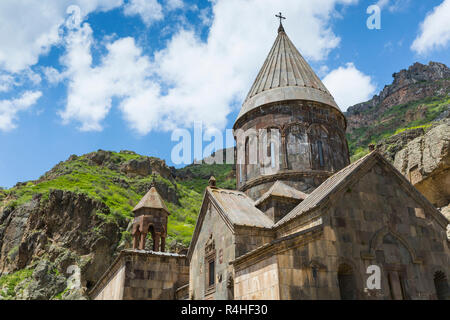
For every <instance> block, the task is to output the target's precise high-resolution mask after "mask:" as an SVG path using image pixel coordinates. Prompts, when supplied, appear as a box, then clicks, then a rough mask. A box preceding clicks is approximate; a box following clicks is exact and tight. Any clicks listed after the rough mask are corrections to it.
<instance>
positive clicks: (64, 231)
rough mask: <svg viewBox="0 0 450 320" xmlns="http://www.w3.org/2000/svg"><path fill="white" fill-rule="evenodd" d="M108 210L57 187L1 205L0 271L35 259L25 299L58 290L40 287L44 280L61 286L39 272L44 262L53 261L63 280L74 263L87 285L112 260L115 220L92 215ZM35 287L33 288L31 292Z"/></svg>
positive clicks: (44, 296) (29, 264)
mask: <svg viewBox="0 0 450 320" xmlns="http://www.w3.org/2000/svg"><path fill="white" fill-rule="evenodd" d="M108 210H109V209H108V208H107V207H106V206H105V205H104V204H102V203H100V202H97V201H95V200H92V199H90V198H88V197H86V196H85V195H83V194H75V193H72V192H67V191H61V190H53V191H51V192H50V193H49V197H48V200H44V199H41V197H40V196H35V197H34V198H33V200H32V201H30V202H27V203H25V204H24V205H22V206H19V207H18V208H16V209H14V210H12V211H11V209H6V211H7V212H8V214H5V210H4V212H3V215H2V217H5V216H6V218H4V219H3V220H4V221H3V223H2V224H1V227H0V273H1V274H5V273H10V272H14V271H17V270H20V269H23V268H25V267H33V266H34V265H36V264H37V267H36V269H35V272H36V275H34V282H33V283H34V285H33V286H31V287H30V288H29V289H28V292H29V294H28V295H27V296H26V297H25V298H26V299H35V298H36V299H48V298H51V297H49V295H50V294H56V293H58V292H56V293H55V292H54V290H53V289H46V288H44V287H46V286H47V284H46V283H47V282H49V283H52V285H51V286H53V284H54V288H57V289H61V288H62V289H61V290H60V291H62V290H64V289H65V286H64V287H62V285H61V286H59V282H60V280H58V279H57V281H56V280H55V281H56V282H55V283H53V282H52V281H53V280H51V279H48V278H45V277H42V274H43V271H42V270H44V269H46V268H47V269H48V268H49V265H48V263H46V262H45V261H54V262H55V264H54V265H53V266H52V268H55V270H58V273H59V274H60V275H61V276H62V278H63V279H66V277H69V276H70V274H67V268H68V267H69V266H70V265H77V266H78V267H79V268H80V269H81V284H82V286H83V287H90V286H92V285H93V284H94V283H95V282H96V281H97V279H98V278H99V277H100V276H101V275H102V273H103V272H104V271H105V270H106V269H107V267H108V266H109V265H110V263H111V262H112V260H113V258H114V255H115V249H116V246H117V244H118V243H119V240H120V237H121V234H120V226H119V225H117V224H115V223H111V222H106V221H103V220H102V218H100V217H99V216H98V215H97V214H96V213H97V212H104V213H107V212H108ZM124 223H127V222H126V221H124ZM43 261H44V262H43ZM38 267H39V268H38ZM64 283H65V281H64ZM40 286H43V287H42V288H40ZM34 289H36V290H35V291H36V293H33V292H32V291H33V290H34ZM55 290H56V289H55ZM60 291H59V292H60Z"/></svg>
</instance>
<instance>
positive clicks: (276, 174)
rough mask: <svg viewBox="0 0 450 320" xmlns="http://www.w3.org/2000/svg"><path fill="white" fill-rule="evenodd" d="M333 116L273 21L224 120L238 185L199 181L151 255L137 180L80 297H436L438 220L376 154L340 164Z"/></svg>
mask: <svg viewBox="0 0 450 320" xmlns="http://www.w3.org/2000/svg"><path fill="white" fill-rule="evenodd" d="M346 125H347V124H346V119H345V117H344V115H343V113H342V112H341V111H340V109H339V107H338V106H337V104H336V103H335V101H334V99H333V97H332V96H331V94H330V93H329V91H328V90H327V89H326V87H325V86H324V85H323V83H322V82H321V81H320V79H319V78H318V77H317V75H316V74H315V73H314V71H313V70H312V69H311V67H310V66H309V65H308V63H307V62H306V61H305V59H304V58H303V57H302V56H301V54H300V53H299V52H298V50H297V49H296V48H295V46H294V44H293V43H292V42H291V41H290V39H289V37H288V36H287V34H286V32H285V30H284V28H283V26H282V25H281V24H280V27H279V30H278V36H277V38H276V40H275V43H274V45H273V47H272V49H271V51H270V53H269V55H268V57H267V59H266V61H265V63H264V65H263V67H262V69H261V71H260V72H259V74H258V76H257V78H256V80H255V82H254V84H253V86H252V88H251V90H250V92H249V94H248V96H247V98H246V100H245V102H244V104H243V106H242V109H241V112H240V114H239V116H238V118H237V120H236V122H235V124H234V128H233V129H234V133H235V139H236V145H237V148H236V150H237V151H236V155H235V160H236V179H237V181H236V183H237V190H225V189H220V188H218V187H217V186H216V183H215V179H214V178H213V177H212V178H211V179H210V182H209V186H208V187H207V188H206V190H205V194H204V200H203V204H202V207H201V209H200V212H199V216H198V219H197V224H196V227H195V231H194V234H193V237H192V241H191V244H190V247H189V250H188V253H187V255H186V256H180V255H175V254H169V253H163V252H161V251H164V239H165V236H166V234H167V216H168V214H169V212H168V210H167V208H165V206H164V203H163V201H162V199H161V198H160V197H159V194H158V193H157V191H156V189H155V190H150V191H149V193H148V194H147V195H146V196H145V197H144V199H143V200H142V201H141V202H140V203H139V204H138V206H137V207H136V208H135V223H134V226H133V236H134V242H133V250H127V251H126V252H123V253H121V254H120V256H119V257H118V259H116V262H115V263H114V264H113V266H111V268H110V269H109V270H108V271H107V272H106V273H105V275H104V276H103V277H102V278H101V279H100V281H99V282H98V284H97V285H96V286H95V287H94V289H93V290H92V291H91V293H90V295H91V297H92V298H94V299H195V300H197V299H198V300H209V299H230V300H231V299H238V300H246V299H251V300H258V299H274V300H277V299H282V300H285V299H449V298H450V290H449V285H448V276H449V274H450V242H449V240H448V239H447V235H446V228H447V225H448V221H447V219H446V218H445V217H444V216H443V215H442V214H441V213H440V212H439V211H438V210H437V209H436V208H435V207H433V205H432V204H431V203H430V202H429V201H428V200H427V199H426V198H425V197H424V196H423V195H422V194H420V192H419V191H417V190H416V189H415V188H414V187H413V186H412V185H411V184H410V183H409V182H408V180H407V179H406V178H405V177H404V176H403V175H402V174H401V173H399V172H398V171H397V170H396V169H395V168H394V167H393V166H392V165H391V164H390V163H389V162H388V161H387V160H386V159H384V158H383V156H381V155H380V154H379V153H378V152H377V151H376V150H372V151H371V152H370V153H369V154H368V155H367V156H365V157H363V158H361V159H359V160H358V161H356V162H354V163H352V164H350V159H349V151H348V145H347V141H346V138H345V130H346ZM152 189H154V188H152ZM147 233H151V235H152V238H153V239H154V243H155V244H154V247H153V251H145V250H144V247H143V241H144V240H142V239H145V237H146V235H147ZM371 275H374V277H372V278H371V280H370V281H369V282H370V283H368V279H369V276H371ZM124 292H125V294H124Z"/></svg>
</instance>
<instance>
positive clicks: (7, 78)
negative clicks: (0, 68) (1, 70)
mask: <svg viewBox="0 0 450 320" xmlns="http://www.w3.org/2000/svg"><path fill="white" fill-rule="evenodd" d="M15 84H16V81H15V79H14V77H13V76H11V75H10V74H0V92H6V91H9V90H10V89H11V88H12V87H13V86H14V85H15Z"/></svg>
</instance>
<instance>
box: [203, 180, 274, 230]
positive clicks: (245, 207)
mask: <svg viewBox="0 0 450 320" xmlns="http://www.w3.org/2000/svg"><path fill="white" fill-rule="evenodd" d="M208 191H209V192H210V193H211V196H212V198H213V200H214V201H215V203H216V204H217V205H218V206H219V208H220V209H221V210H222V212H223V213H224V214H225V215H226V217H227V218H228V219H229V220H230V222H231V223H232V224H233V225H240V226H250V227H259V228H270V227H272V225H273V222H272V220H270V219H269V217H267V216H266V215H265V214H264V213H263V212H262V211H260V210H259V209H258V208H256V207H255V202H254V201H253V200H252V199H251V198H249V197H248V196H247V195H246V194H245V193H243V192H240V191H234V190H225V189H217V188H210V189H209V190H208Z"/></svg>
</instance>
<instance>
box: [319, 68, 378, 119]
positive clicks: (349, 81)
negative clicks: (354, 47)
mask: <svg viewBox="0 0 450 320" xmlns="http://www.w3.org/2000/svg"><path fill="white" fill-rule="evenodd" d="M323 83H324V84H325V86H326V87H327V88H328V90H329V91H330V92H331V94H332V95H333V97H334V99H335V100H336V103H337V104H338V106H339V107H340V108H341V110H342V111H346V110H347V109H348V107H351V106H353V105H355V104H357V103H360V102H365V101H367V100H369V99H370V98H372V95H373V94H374V92H375V89H376V86H375V85H374V84H373V82H372V78H371V77H370V76H368V75H365V74H364V73H362V72H361V71H359V70H358V69H356V67H355V65H354V64H353V63H347V64H346V65H345V67H339V68H337V69H335V70H333V71H331V72H330V73H329V74H328V75H327V76H326V77H325V78H324V79H323Z"/></svg>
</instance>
